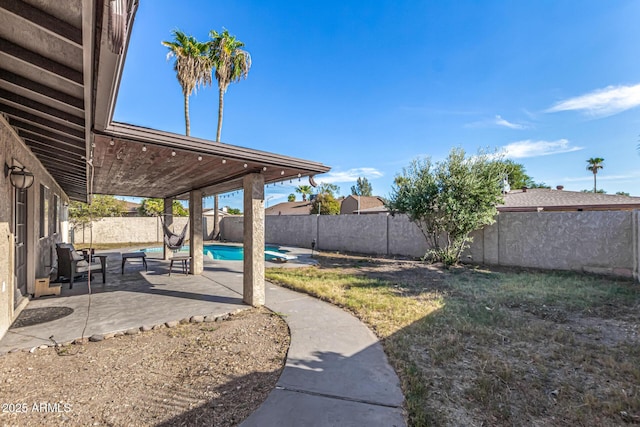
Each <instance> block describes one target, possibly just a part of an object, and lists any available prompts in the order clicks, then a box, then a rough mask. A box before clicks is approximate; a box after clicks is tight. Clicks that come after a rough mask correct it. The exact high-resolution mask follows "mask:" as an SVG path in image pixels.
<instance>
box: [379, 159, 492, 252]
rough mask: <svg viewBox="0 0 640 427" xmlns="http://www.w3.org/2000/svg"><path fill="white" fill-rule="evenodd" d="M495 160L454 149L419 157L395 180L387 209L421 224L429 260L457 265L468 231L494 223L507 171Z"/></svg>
mask: <svg viewBox="0 0 640 427" xmlns="http://www.w3.org/2000/svg"><path fill="white" fill-rule="evenodd" d="M493 158H494V156H493V155H489V154H487V153H484V152H479V153H478V154H477V155H475V156H470V157H466V156H465V152H464V150H462V149H460V148H454V149H452V150H451V152H450V153H449V156H448V157H447V159H446V160H444V161H442V162H439V163H436V164H435V165H433V164H432V163H431V160H430V159H428V158H427V159H424V160H420V159H416V160H414V161H413V162H412V163H411V164H410V165H409V167H408V168H405V169H403V171H402V174H401V175H399V176H397V177H396V179H395V184H394V187H393V189H392V194H391V197H390V198H389V200H388V201H387V207H388V208H389V209H390V210H391V212H392V213H395V212H401V213H406V214H407V215H408V216H409V219H410V220H411V221H412V222H414V223H415V224H416V225H417V226H418V228H419V229H420V231H421V232H422V234H423V235H424V237H425V239H426V240H427V242H428V243H429V245H430V247H431V249H430V250H429V251H428V252H427V254H426V255H425V258H430V259H432V260H434V261H442V262H444V263H445V265H451V264H456V263H458V262H459V261H460V256H461V254H462V251H463V250H464V249H465V248H467V247H468V244H469V243H470V242H471V237H469V233H471V232H472V231H474V230H477V229H479V228H481V227H482V226H484V225H487V224H491V223H493V222H494V221H495V220H494V217H495V215H496V214H497V213H498V211H497V209H496V205H497V204H498V203H500V202H502V194H501V188H500V185H499V184H500V180H501V177H502V176H504V173H505V167H504V165H503V163H502V162H496V161H495V160H493Z"/></svg>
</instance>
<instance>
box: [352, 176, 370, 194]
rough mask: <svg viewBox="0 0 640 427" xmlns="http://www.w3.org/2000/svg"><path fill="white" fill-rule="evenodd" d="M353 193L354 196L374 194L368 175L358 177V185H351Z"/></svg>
mask: <svg viewBox="0 0 640 427" xmlns="http://www.w3.org/2000/svg"><path fill="white" fill-rule="evenodd" d="M351 194H353V195H354V196H373V188H372V187H371V184H370V183H369V180H368V179H367V178H366V177H362V178H360V177H358V180H357V181H356V185H352V186H351Z"/></svg>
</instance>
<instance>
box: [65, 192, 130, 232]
mask: <svg viewBox="0 0 640 427" xmlns="http://www.w3.org/2000/svg"><path fill="white" fill-rule="evenodd" d="M125 210H126V208H125V204H124V201H123V200H120V199H116V198H115V197H114V196H106V195H95V196H93V197H92V198H91V203H90V204H86V203H82V202H76V201H72V202H71V203H69V222H70V223H71V224H72V225H73V226H74V227H76V226H79V225H88V224H90V223H91V221H93V220H94V219H98V218H104V217H110V216H122V215H123V214H124V212H125Z"/></svg>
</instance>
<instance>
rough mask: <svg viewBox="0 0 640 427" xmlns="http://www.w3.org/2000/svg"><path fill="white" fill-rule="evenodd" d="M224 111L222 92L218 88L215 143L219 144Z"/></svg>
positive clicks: (221, 89)
mask: <svg viewBox="0 0 640 427" xmlns="http://www.w3.org/2000/svg"><path fill="white" fill-rule="evenodd" d="M223 111H224V90H223V88H220V91H219V95H218V131H217V132H216V141H217V142H220V134H221V133H222V112H223Z"/></svg>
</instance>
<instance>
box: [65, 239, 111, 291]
mask: <svg viewBox="0 0 640 427" xmlns="http://www.w3.org/2000/svg"><path fill="white" fill-rule="evenodd" d="M56 254H57V255H58V277H57V279H56V281H60V279H61V278H63V277H64V278H65V279H68V280H69V289H72V288H73V282H74V280H75V278H76V277H78V276H81V275H83V274H85V273H88V272H89V271H91V273H102V283H106V279H107V273H106V270H107V266H106V258H107V257H106V256H104V255H97V256H95V257H92V256H88V257H87V258H88V259H87V258H85V257H84V256H83V255H82V254H81V253H79V252H78V251H76V250H75V248H74V247H73V245H72V244H70V243H59V244H57V245H56ZM95 258H99V259H97V260H96V259H95Z"/></svg>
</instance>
